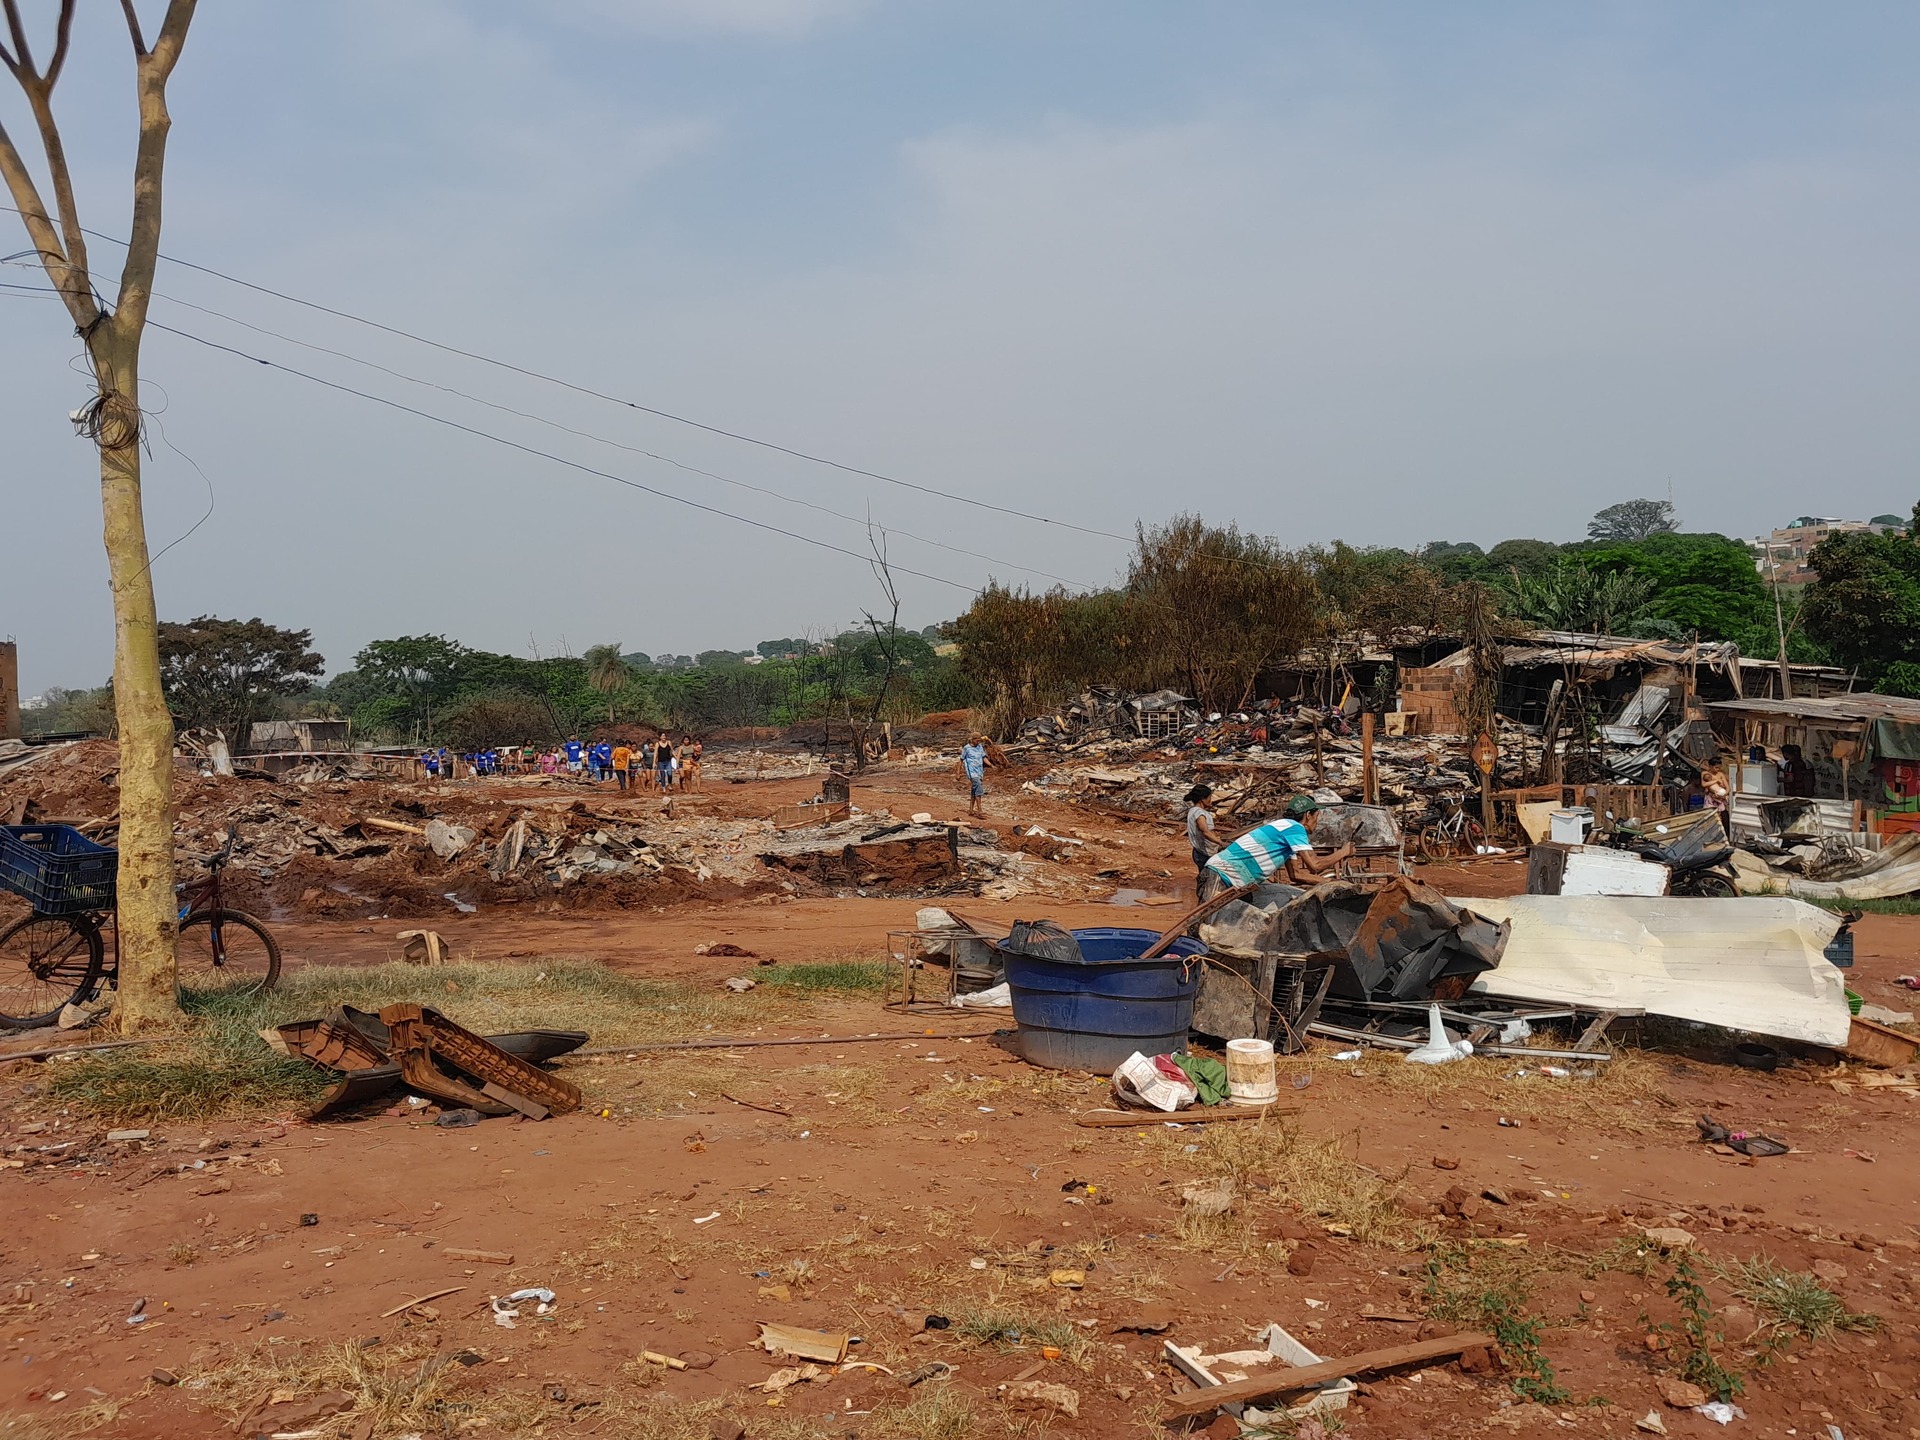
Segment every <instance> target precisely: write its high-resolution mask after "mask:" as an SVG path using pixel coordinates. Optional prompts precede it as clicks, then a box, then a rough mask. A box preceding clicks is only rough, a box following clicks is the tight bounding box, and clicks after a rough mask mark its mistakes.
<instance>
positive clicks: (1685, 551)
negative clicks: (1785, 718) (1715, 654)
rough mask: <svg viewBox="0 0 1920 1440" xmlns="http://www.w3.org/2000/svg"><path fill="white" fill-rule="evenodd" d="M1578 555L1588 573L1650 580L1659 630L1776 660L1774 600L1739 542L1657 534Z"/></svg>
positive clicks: (1650, 609) (1651, 613) (1650, 615)
mask: <svg viewBox="0 0 1920 1440" xmlns="http://www.w3.org/2000/svg"><path fill="white" fill-rule="evenodd" d="M1573 553H1574V556H1575V558H1576V559H1577V560H1578V562H1579V563H1580V564H1582V565H1584V566H1585V567H1586V568H1588V569H1589V570H1596V571H1601V572H1604V573H1630V574H1635V575H1642V576H1645V577H1646V578H1647V579H1649V580H1650V581H1652V583H1653V591H1652V594H1651V596H1650V597H1649V600H1648V605H1647V616H1646V619H1647V620H1650V621H1652V622H1654V627H1655V630H1656V631H1657V633H1662V634H1666V635H1669V636H1672V637H1674V638H1681V637H1686V636H1695V635H1697V636H1699V637H1700V638H1701V639H1703V640H1732V641H1735V642H1736V643H1738V644H1739V646H1740V648H1741V650H1742V651H1743V652H1745V653H1747V654H1754V655H1771V654H1773V653H1775V650H1776V649H1777V643H1778V641H1777V634H1776V630H1775V626H1774V614H1773V598H1772V596H1771V595H1769V594H1768V592H1767V587H1766V582H1765V581H1763V580H1762V579H1761V578H1760V572H1759V571H1758V570H1756V569H1755V568H1754V564H1753V555H1752V553H1751V552H1750V551H1749V550H1748V549H1747V547H1746V546H1745V545H1743V544H1742V543H1741V542H1739V541H1738V540H1730V539H1728V538H1727V537H1726V536H1724V535H1681V534H1659V535H1652V536H1649V537H1648V538H1647V539H1645V540H1642V541H1638V542H1635V543H1623V544H1610V545H1595V546H1581V547H1580V548H1579V549H1577V550H1576V551H1575V552H1573ZM1629 623H1632V622H1629ZM1642 628H1643V629H1644V628H1645V625H1644V622H1643V627H1642ZM1617 633H1625V634H1634V633H1638V632H1636V631H1632V630H1629V631H1624V632H1617Z"/></svg>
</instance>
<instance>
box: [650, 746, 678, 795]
mask: <svg viewBox="0 0 1920 1440" xmlns="http://www.w3.org/2000/svg"><path fill="white" fill-rule="evenodd" d="M653 778H654V780H655V781H656V782H657V783H658V784H659V786H660V788H661V789H662V790H671V789H673V742H672V741H671V740H669V739H668V738H667V737H666V736H664V735H662V736H661V737H660V739H659V742H658V743H657V744H655V746H654V747H653Z"/></svg>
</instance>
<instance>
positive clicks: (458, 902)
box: [440, 890, 480, 915]
mask: <svg viewBox="0 0 1920 1440" xmlns="http://www.w3.org/2000/svg"><path fill="white" fill-rule="evenodd" d="M440 898H441V899H443V900H451V901H452V902H453V908H454V909H456V910H458V911H459V912H460V913H461V914H462V915H472V914H473V913H475V912H476V911H477V910H479V908H480V907H479V906H478V905H469V904H468V903H467V902H466V901H464V900H462V899H461V898H460V897H459V896H458V895H456V894H454V893H453V892H452V891H451V890H449V891H447V892H446V893H445V894H444V895H442V896H441V897H440Z"/></svg>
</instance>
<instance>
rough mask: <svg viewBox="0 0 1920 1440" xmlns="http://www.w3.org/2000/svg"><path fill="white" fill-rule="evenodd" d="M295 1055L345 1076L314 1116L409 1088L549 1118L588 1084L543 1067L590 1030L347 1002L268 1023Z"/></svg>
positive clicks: (466, 1105)
mask: <svg viewBox="0 0 1920 1440" xmlns="http://www.w3.org/2000/svg"><path fill="white" fill-rule="evenodd" d="M260 1038H261V1039H262V1040H264V1041H266V1042H267V1044H268V1045H270V1046H272V1047H273V1048H274V1049H275V1050H277V1051H279V1052H280V1053H281V1054H282V1055H285V1056H288V1057H289V1058H295V1059H302V1060H307V1061H311V1062H312V1063H313V1064H315V1065H318V1066H320V1067H321V1068H322V1069H326V1070H330V1071H333V1072H335V1073H336V1074H338V1075H339V1076H340V1079H339V1081H338V1082H337V1083H336V1084H335V1085H334V1086H333V1088H332V1089H331V1090H329V1091H328V1092H327V1093H326V1095H325V1096H323V1097H322V1098H321V1100H320V1103H319V1104H317V1105H316V1106H314V1108H313V1110H312V1111H311V1112H310V1114H309V1118H310V1119H318V1118H320V1117H321V1116H323V1115H331V1114H334V1113H336V1112H339V1111H343V1110H348V1109H352V1108H353V1107H355V1106H358V1105H362V1104H365V1103H367V1102H368V1101H372V1100H378V1099H382V1098H384V1097H385V1096H387V1095H388V1094H390V1093H391V1092H392V1091H394V1090H397V1089H401V1088H405V1089H407V1090H410V1091H412V1092H413V1093H414V1094H416V1095H419V1096H422V1097H423V1098H424V1099H425V1100H427V1101H428V1102H430V1103H432V1104H436V1105H439V1106H441V1107H442V1108H443V1110H444V1111H445V1112H447V1113H456V1112H458V1111H463V1110H464V1111H470V1112H472V1113H473V1114H474V1116H475V1117H476V1118H477V1117H479V1116H486V1115H493V1116H499V1115H516V1114H517V1115H524V1116H526V1117H527V1118H528V1119H530V1120H544V1119H546V1118H547V1117H548V1116H549V1115H564V1114H567V1113H568V1112H570V1111H573V1110H578V1109H579V1108H580V1087H579V1086H577V1085H575V1084H574V1083H573V1082H572V1081H570V1080H564V1079H561V1078H560V1077H559V1076H557V1075H552V1074H549V1073H548V1072H547V1071H545V1070H543V1069H541V1068H540V1064H541V1062H542V1061H547V1060H551V1059H553V1058H554V1057H556V1056H559V1055H565V1054H567V1053H569V1052H570V1051H573V1050H577V1049H579V1048H580V1047H581V1046H582V1045H584V1044H586V1043H587V1034H586V1032H585V1031H584V1030H527V1031H521V1032H518V1033H515V1034H511V1035H493V1036H488V1037H485V1038H483V1037H481V1036H479V1035H475V1034H474V1033H473V1032H472V1031H470V1030H467V1029H465V1028H463V1027H462V1026H459V1025H456V1024H455V1023H454V1022H453V1021H451V1020H449V1019H448V1018H447V1017H446V1016H444V1015H442V1014H441V1013H440V1012H439V1011H437V1010H432V1009H429V1008H428V1007H426V1006H424V1005H416V1004H413V1003H411V1002H405V1003H401V1004H397V1005H389V1006H387V1007H386V1008H385V1009H384V1010H382V1011H381V1012H380V1013H379V1014H378V1015H372V1014H369V1013H368V1012H366V1011H364V1010H356V1009H354V1008H353V1007H352V1006H351V1005H342V1006H341V1007H340V1008H339V1009H337V1010H335V1011H334V1012H333V1014H332V1015H331V1016H329V1017H328V1018H326V1019H324V1020H300V1021H296V1022H294V1023H293V1024H290V1025H281V1026H278V1027H276V1028H273V1029H269V1030H262V1031H261V1032H260Z"/></svg>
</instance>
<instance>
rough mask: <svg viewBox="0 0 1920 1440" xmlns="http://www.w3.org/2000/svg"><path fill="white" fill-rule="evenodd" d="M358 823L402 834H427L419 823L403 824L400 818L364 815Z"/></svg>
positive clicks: (356, 822)
mask: <svg viewBox="0 0 1920 1440" xmlns="http://www.w3.org/2000/svg"><path fill="white" fill-rule="evenodd" d="M354 823H355V824H358V825H371V826H373V828H374V829H376V830H396V831H398V832H399V833H400V834H402V835H419V836H421V837H422V838H424V837H425V836H426V833H427V832H426V831H425V830H424V829H423V828H422V827H420V826H418V825H403V824H401V823H400V822H399V821H398V820H376V819H374V818H373V817H372V816H370V815H369V816H366V817H363V818H362V819H360V820H357V821H355V822H354Z"/></svg>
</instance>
